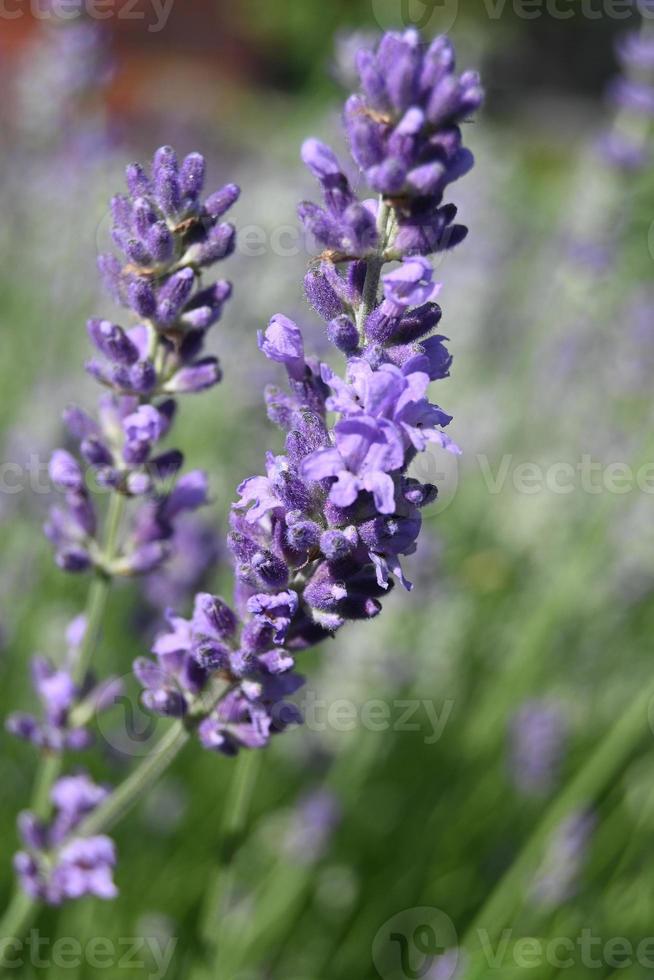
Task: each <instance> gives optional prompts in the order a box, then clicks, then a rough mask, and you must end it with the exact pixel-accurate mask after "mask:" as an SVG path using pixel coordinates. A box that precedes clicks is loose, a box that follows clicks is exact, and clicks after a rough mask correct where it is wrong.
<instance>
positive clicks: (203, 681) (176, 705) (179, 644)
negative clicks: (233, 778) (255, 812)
mask: <svg viewBox="0 0 654 980" xmlns="http://www.w3.org/2000/svg"><path fill="white" fill-rule="evenodd" d="M261 599H262V600H266V601H267V605H266V608H265V609H264V608H261V609H260V610H259V616H258V617H255V618H254V619H253V620H252V625H251V626H250V627H248V626H245V627H242V626H241V622H240V620H239V618H238V616H237V615H236V613H235V612H234V611H233V610H232V609H231V607H230V606H228V605H227V604H226V603H225V602H224V601H223V600H222V599H219V598H217V597H215V596H211V595H209V594H207V593H201V594H199V595H198V596H197V597H196V600H195V608H194V611H193V616H192V617H191V619H188V620H187V619H183V618H182V617H180V616H175V615H174V614H172V613H169V614H168V630H167V631H166V632H165V633H162V634H161V635H160V636H158V637H157V639H156V641H155V643H154V646H153V648H152V652H153V654H154V655H155V658H156V659H155V660H151V659H148V658H145V657H141V658H139V659H138V660H137V661H136V662H135V664H134V672H135V674H136V676H137V678H138V680H139V681H140V683H141V684H142V685H143V687H144V693H143V703H144V705H145V706H146V707H147V708H149V709H150V710H151V711H153V712H155V713H156V714H160V715H168V716H171V717H178V718H180V717H184V718H186V719H187V720H188V721H189V723H193V720H194V717H195V719H196V725H197V732H198V737H199V739H200V741H201V743H202V745H204V746H205V748H208V749H212V750H215V751H219V752H222V753H224V754H227V755H234V754H235V753H236V752H237V751H238V749H239V748H240V747H246V748H262V747H263V746H264V745H267V744H268V741H269V740H270V738H271V736H272V735H274V734H275V733H277V732H281V731H283V730H284V729H285V728H287V727H288V726H289V725H290V724H295V723H298V722H299V721H300V720H301V718H300V716H299V713H298V711H297V708H296V707H295V706H294V705H293V704H291V703H290V702H288V701H287V700H286V699H287V698H288V697H289V696H290V695H291V694H293V693H295V691H297V690H298V688H299V687H300V686H301V685H302V683H303V679H302V678H301V677H299V676H298V675H297V674H295V673H294V672H293V667H294V660H293V657H292V656H289V655H288V654H287V653H286V652H285V651H284V650H282V649H279V648H277V647H275V643H280V644H281V643H282V642H283V639H284V634H285V624H286V625H287V624H288V623H289V622H290V619H291V617H292V615H293V612H294V609H295V607H294V605H293V604H294V603H295V602H296V596H295V593H287V594H286V595H285V596H284V595H277V596H274V597H269V596H267V595H266V596H262V597H261Z"/></svg>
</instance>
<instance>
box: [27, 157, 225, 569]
mask: <svg viewBox="0 0 654 980" xmlns="http://www.w3.org/2000/svg"><path fill="white" fill-rule="evenodd" d="M204 173H205V162H204V158H203V157H202V156H201V155H200V154H199V153H191V154H190V155H189V156H187V157H186V158H185V159H184V160H183V161H182V163H181V164H178V162H177V158H176V156H175V153H174V151H173V150H172V149H171V148H170V147H161V149H159V150H157V152H156V153H155V155H154V160H153V163H152V172H151V174H147V173H146V172H145V171H144V170H143V168H142V167H140V165H139V164H132V165H131V166H129V167H128V168H127V186H128V191H129V193H128V194H127V195H118V196H116V197H115V198H114V199H113V201H112V207H111V210H112V216H113V238H114V242H115V244H116V245H117V247H118V248H119V249H120V250H121V252H122V253H123V260H122V261H121V260H119V259H118V257H117V256H116V255H113V254H108V255H103V256H101V257H100V268H101V271H102V273H103V276H104V279H105V282H106V284H107V285H108V287H109V289H110V291H111V293H112V294H113V295H114V297H115V298H116V299H117V300H118V301H119V302H121V303H123V305H126V306H128V307H129V308H131V309H132V311H133V312H134V313H136V315H137V317H138V318H139V321H140V322H138V323H137V324H136V325H135V326H133V327H131V328H130V329H127V330H126V329H123V327H121V326H120V325H119V324H117V323H113V322H112V321H110V320H103V319H98V318H94V319H91V320H89V322H88V334H89V337H90V340H91V342H92V343H93V345H94V346H95V347H96V349H97V351H98V353H99V354H100V358H94V359H92V360H90V361H89V362H88V363H87V369H88V371H89V372H90V374H91V375H92V376H93V377H94V378H96V379H97V380H98V381H99V382H100V383H101V384H102V385H103V386H105V387H107V388H109V389H110V390H111V393H110V394H107V395H105V396H104V397H103V398H102V399H101V401H100V407H99V412H98V417H97V419H95V418H93V417H91V416H89V415H87V414H86V413H85V412H83V411H82V410H80V409H78V408H71V409H68V411H67V412H66V415H65V419H66V422H67V425H68V428H69V429H70V432H71V435H72V436H73V437H74V438H75V439H77V440H79V444H80V455H81V457H82V460H83V461H84V463H85V464H86V466H87V467H88V468H89V469H90V470H91V471H92V475H93V479H94V480H95V481H96V482H97V483H98V484H99V485H100V486H102V487H105V488H106V489H107V490H109V491H111V492H114V493H119V494H121V495H124V496H128V497H142V498H146V501H147V503H146V505H145V511H144V512H141V513H140V514H137V517H136V520H135V523H134V526H133V531H132V534H131V535H130V536H129V539H128V542H129V546H128V548H127V549H126V550H125V551H124V552H123V553H122V554H120V555H117V556H115V557H112V558H111V560H110V562H107V561H106V559H105V557H104V556H103V555H102V552H101V549H99V547H98V545H97V542H96V533H97V528H98V517H97V515H96V510H95V507H94V503H93V501H92V500H91V497H90V494H89V492H88V486H89V485H90V480H87V477H86V474H85V473H84V471H83V469H82V466H81V465H80V463H79V461H78V460H77V459H76V458H75V457H74V456H72V455H71V454H70V453H69V452H67V451H64V450H57V452H55V454H54V455H53V458H52V463H51V466H50V475H51V478H52V481H53V483H54V484H55V486H56V487H57V489H58V490H59V491H60V492H61V493H62V494H63V499H62V501H61V503H58V504H56V505H55V506H54V507H53V508H52V510H51V512H50V517H49V520H48V522H47V524H46V527H45V532H46V534H47V536H48V538H49V539H50V541H51V542H52V544H53V545H54V548H55V553H56V560H57V563H58V564H59V565H60V567H62V568H63V569H65V570H66V571H71V572H83V571H86V570H87V569H90V568H93V567H95V568H97V569H99V570H100V571H101V572H102V573H103V574H110V575H143V574H149V573H151V572H153V571H154V570H156V569H157V568H158V567H160V566H161V565H162V564H163V562H165V560H166V559H167V557H168V556H169V554H170V553H171V544H170V542H171V540H172V539H174V523H175V518H176V517H177V516H178V515H179V514H180V513H182V512H184V511H189V510H194V509H196V508H197V507H199V506H202V505H203V504H204V503H205V502H206V499H207V491H206V479H205V478H204V477H202V476H201V475H200V474H187V475H186V476H184V477H181V478H179V480H178V481H177V484H176V483H175V480H176V478H177V476H178V473H179V471H180V469H181V467H182V464H183V456H182V454H181V453H180V452H178V451H177V450H167V451H166V452H164V453H161V452H160V451H159V443H160V442H161V440H162V439H163V438H164V437H165V436H166V435H167V433H168V431H169V430H170V427H171V424H172V421H173V419H174V416H175V411H176V403H175V401H174V400H173V399H172V398H170V397H167V396H169V395H177V394H186V393H189V392H198V391H203V390H205V389H207V388H210V387H212V386H213V385H214V384H216V383H217V382H218V381H219V380H220V377H221V372H220V367H219V365H218V361H217V359H216V358H215V357H213V356H206V355H203V353H202V351H203V346H204V339H205V336H206V333H207V331H208V330H209V328H210V327H211V326H212V325H213V324H214V323H216V322H217V321H218V320H219V319H220V317H221V314H222V311H223V308H224V305H225V303H226V302H227V300H228V299H229V298H230V296H231V286H230V284H229V283H228V282H225V281H222V280H221V281H218V282H215V283H213V284H209V285H207V284H206V283H205V284H203V285H202V287H201V288H196V287H197V286H198V283H199V278H200V275H201V272H202V271H203V270H204V269H205V268H207V267H209V266H210V265H213V264H214V263H215V262H217V261H218V260H220V259H222V258H225V257H226V256H227V255H229V254H230V252H231V251H232V250H233V246H234V235H235V233H234V228H233V226H232V225H229V224H226V223H224V222H223V223H221V224H219V223H218V222H219V219H220V218H221V217H222V216H223V215H224V214H225V212H226V211H227V210H228V209H229V207H231V205H232V204H233V203H234V202H235V201H236V200H237V198H238V195H239V190H238V188H237V187H236V185H235V184H228V185H226V186H225V187H223V188H222V189H221V190H219V191H217V192H216V193H215V194H213V195H211V196H210V197H209V198H208V199H207V200H206V201H205V202H204V203H202V201H201V194H202V190H203V185H204ZM218 241H220V243H221V245H220V248H219V247H218V245H217V243H218ZM199 483H202V489H201V490H200V488H199V486H198V484H199Z"/></svg>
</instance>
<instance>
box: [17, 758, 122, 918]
mask: <svg viewBox="0 0 654 980" xmlns="http://www.w3.org/2000/svg"><path fill="white" fill-rule="evenodd" d="M108 792H109V791H108V790H107V789H106V788H105V787H102V786H97V785H96V784H95V783H94V782H93V781H92V780H91V779H90V778H89V776H88V775H86V773H79V774H78V775H75V776H64V777H62V778H61V779H59V780H57V782H56V783H55V784H54V786H53V788H52V793H51V800H52V804H53V806H54V811H55V813H54V816H53V818H52V821H51V822H50V823H49V824H45V823H43V822H42V821H40V820H39V819H38V818H37V817H35V816H34V814H32V813H30V812H29V811H25V812H24V813H22V814H21V815H20V817H19V821H18V823H19V830H20V833H21V837H22V839H23V843H24V845H25V847H26V848H27V850H25V851H19V852H18V853H17V854H16V856H15V858H14V868H15V870H16V873H17V875H18V877H19V879H20V881H21V884H22V886H23V888H24V890H25V891H26V892H27V894H28V895H30V897H32V898H34V899H38V900H39V901H43V902H46V903H47V904H49V905H60V904H61V903H62V902H64V901H67V900H69V899H77V898H82V897H83V896H84V895H95V896H96V897H97V898H105V899H108V898H114V897H115V896H116V895H117V893H118V892H117V889H116V886H115V885H114V883H113V868H114V866H115V864H116V851H115V847H114V844H113V841H112V840H110V838H109V837H106V836H104V835H97V836H94V837H79V836H77V837H76V836H75V831H76V828H77V827H78V826H79V824H80V823H81V822H82V820H83V819H84V817H86V816H88V814H90V813H91V812H92V811H93V810H94V809H95V808H96V807H97V806H99V804H100V803H102V801H103V800H104V799H105V798H106V796H107V795H108Z"/></svg>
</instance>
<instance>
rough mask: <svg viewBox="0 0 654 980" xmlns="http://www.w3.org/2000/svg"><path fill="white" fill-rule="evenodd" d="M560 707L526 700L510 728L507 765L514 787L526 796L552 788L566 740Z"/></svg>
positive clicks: (538, 793) (563, 718)
mask: <svg viewBox="0 0 654 980" xmlns="http://www.w3.org/2000/svg"><path fill="white" fill-rule="evenodd" d="M566 736H567V731H566V719H565V715H564V713H563V711H562V709H561V706H560V705H558V704H555V703H553V702H548V701H535V700H534V701H528V702H526V703H525V704H524V705H523V706H522V707H521V708H520V710H519V711H518V712H517V713H516V714H515V716H514V718H513V719H512V722H511V727H510V748H509V751H510V768H511V777H512V779H513V782H514V783H515V786H516V788H517V789H518V790H519V791H520V792H521V793H524V794H525V795H526V796H543V795H545V794H547V793H549V792H550V790H551V789H552V788H553V787H554V784H555V782H556V778H557V775H558V772H559V768H560V765H561V761H562V757H563V753H564V748H565V743H566Z"/></svg>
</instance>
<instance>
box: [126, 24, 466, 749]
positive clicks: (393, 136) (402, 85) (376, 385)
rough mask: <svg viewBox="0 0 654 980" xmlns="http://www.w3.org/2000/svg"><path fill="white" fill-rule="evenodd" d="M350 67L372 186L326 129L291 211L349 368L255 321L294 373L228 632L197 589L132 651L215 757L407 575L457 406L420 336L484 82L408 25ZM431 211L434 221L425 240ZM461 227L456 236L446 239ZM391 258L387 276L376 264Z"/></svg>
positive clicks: (236, 538)
mask: <svg viewBox="0 0 654 980" xmlns="http://www.w3.org/2000/svg"><path fill="white" fill-rule="evenodd" d="M360 71H361V75H362V84H363V88H364V95H363V96H362V97H360V98H359V97H357V98H356V99H355V103H353V101H352V100H350V102H348V110H347V114H346V126H347V131H348V135H349V137H350V142H351V144H352V149H353V155H354V158H355V161H356V163H358V165H359V167H360V169H361V170H362V171H363V172H364V175H365V176H366V177H367V178H368V180H369V182H370V183H371V185H372V186H373V187H374V188H375V189H376V190H378V191H381V197H380V200H378V201H366V202H363V203H361V202H360V201H358V200H357V199H356V197H355V195H354V192H353V190H352V187H351V184H350V182H349V180H348V178H347V177H346V175H345V172H344V169H343V167H342V166H341V164H340V162H339V160H338V158H337V157H336V155H335V154H334V153H333V151H332V150H331V149H330V148H329V147H327V146H325V145H324V144H323V143H321V142H319V141H318V140H309V141H307V142H306V143H305V144H304V147H303V150H302V156H303V159H304V161H305V163H306V164H307V166H308V167H309V169H310V170H311V171H312V173H313V174H314V175H315V177H316V178H317V180H318V182H319V184H320V186H321V189H322V192H323V198H324V207H323V208H320V207H318V206H317V205H314V204H308V203H305V204H303V205H301V207H300V215H301V218H302V220H303V221H304V223H305V225H306V227H307V228H308V229H309V230H310V231H311V232H312V233H313V234H314V235H315V237H316V238H317V240H318V241H319V243H320V244H321V245H323V246H324V247H325V248H326V249H327V250H328V251H327V252H326V253H325V254H324V255H323V256H322V257H321V260H320V263H319V266H318V268H316V269H313V270H312V271H310V273H309V274H308V276H307V279H306V280H305V287H306V291H307V297H308V299H309V301H310V302H311V304H312V305H313V306H314V308H315V309H316V310H317V311H318V312H319V313H320V314H321V315H322V316H323V317H324V318H325V319H326V320H327V321H328V335H329V337H330V339H331V340H332V341H333V343H334V345H335V347H336V348H337V349H338V350H339V351H341V352H342V353H344V354H345V355H346V357H347V367H346V371H345V378H344V379H343V378H341V377H339V375H337V374H336V373H335V372H334V371H333V370H332V369H331V368H329V367H327V366H326V365H324V364H322V365H321V364H319V363H317V362H316V361H315V360H314V359H313V358H311V357H308V356H307V355H306V353H305V345H304V341H303V337H302V332H301V330H300V328H299V326H298V325H297V324H296V323H294V322H293V321H291V320H289V319H288V318H287V317H285V316H282V315H281V314H279V315H277V316H275V317H273V318H272V320H271V321H270V324H269V326H268V328H267V329H266V330H265V331H263V332H261V333H260V334H259V347H260V348H261V350H262V351H263V353H264V354H265V355H266V356H267V357H268V358H270V359H271V360H273V361H276V362H278V363H281V364H283V365H284V368H285V370H286V374H287V378H288V382H289V391H288V392H282V391H280V390H279V389H277V388H272V389H269V390H268V391H267V392H266V401H267V406H268V414H269V416H270V418H271V419H272V420H273V421H274V422H275V423H276V424H278V425H280V426H281V427H282V429H284V430H285V432H286V442H285V451H284V453H283V454H280V455H275V454H274V453H272V452H269V453H268V454H267V457H266V473H265V475H260V476H254V477H251V478H249V479H247V480H245V481H243V483H242V484H241V485H240V486H239V488H238V492H239V499H238V501H237V502H236V503H235V504H234V506H233V508H232V513H231V518H230V525H231V528H230V534H229V547H230V550H231V552H232V556H233V559H234V565H235V572H236V578H237V588H236V601H235V608H234V610H233V612H231V615H230V629H229V631H228V632H224V631H223V632H218V631H216V629H215V628H214V626H212V624H211V621H209V622H207V621H206V617H205V615H204V612H203V609H204V607H205V606H207V604H209V605H211V603H215V604H216V605H217V606H218V607H219V608H220V609H222V610H224V609H226V608H228V607H227V606H226V605H225V603H224V602H223V600H219V599H215V598H214V599H211V598H210V597H207V596H200V597H198V604H196V608H195V611H194V614H193V616H192V618H191V619H190V620H183V619H181V618H180V617H177V616H171V617H170V618H169V631H168V633H166V634H163V635H162V636H161V637H159V639H158V640H157V642H156V644H155V646H154V648H153V652H154V654H155V657H156V661H147V660H146V661H144V660H139V661H138V662H137V664H136V665H135V669H136V673H137V676H138V677H139V680H140V681H141V683H142V684H143V686H144V688H145V692H144V696H143V697H144V701H145V703H146V705H148V706H149V707H150V708H151V709H152V710H154V711H156V712H158V713H160V714H176V715H184V716H185V717H186V718H187V724H195V725H197V732H198V735H199V738H200V741H201V742H202V744H203V745H204V746H205V747H207V748H212V749H217V750H219V751H222V752H225V753H233V752H235V751H237V750H238V748H239V747H246V748H260V747H263V746H264V745H266V744H267V743H268V741H269V739H270V736H271V735H272V734H274V733H275V732H277V731H280V730H282V729H283V728H284V727H285V726H286V725H287V724H289V723H291V722H295V721H298V720H299V716H298V713H297V709H295V708H294V706H293V705H292V703H291V702H289V701H288V698H289V696H290V695H291V694H292V693H293V692H294V691H295V690H297V689H298V687H299V686H300V685H301V683H302V679H301V678H300V677H298V676H297V675H296V674H295V671H294V660H295V656H296V654H297V652H298V651H301V650H303V649H305V648H306V647H310V646H314V645H315V644H317V643H319V642H320V641H321V640H323V639H326V638H327V637H330V636H332V635H333V634H334V633H335V632H336V631H337V630H338V629H339V628H340V627H341V626H342V625H343V624H344V623H345V622H346V621H347V620H356V619H370V618H372V617H374V616H377V615H378V614H379V612H380V610H381V603H380V598H381V597H382V596H383V595H384V594H385V593H386V592H387V591H388V590H389V588H390V587H391V585H392V584H393V579H394V578H399V580H400V581H401V582H402V583H403V584H404V585H405V586H406V587H407V588H410V584H409V583H408V582H407V581H406V579H405V577H404V574H403V572H402V567H401V558H402V556H404V555H408V554H411V553H413V552H414V551H415V549H416V541H417V538H418V536H419V532H420V527H421V515H420V508H421V507H424V506H426V505H427V504H429V503H430V502H431V501H432V500H433V499H434V497H435V495H436V489H435V488H434V487H432V486H430V485H427V484H421V483H420V482H419V481H417V480H414V479H411V478H409V477H407V475H406V471H407V467H408V466H409V465H410V463H411V462H412V460H413V459H414V457H415V456H416V454H417V453H419V452H422V451H423V450H424V449H426V448H427V447H428V446H429V445H430V444H431V443H432V442H435V443H437V444H438V445H440V446H443V447H445V448H447V449H449V450H450V451H452V452H458V451H459V450H458V449H457V447H456V446H455V445H454V444H453V443H452V442H451V440H450V439H449V438H448V437H447V436H446V434H445V432H444V431H443V428H444V427H446V426H447V425H449V423H450V422H451V416H449V415H448V414H447V413H446V412H444V411H443V410H442V409H441V408H439V407H438V406H437V405H434V404H432V403H431V402H430V401H429V400H428V398H427V388H428V385H429V382H430V381H431V380H436V379H439V378H444V377H447V375H448V374H449V370H450V366H451V357H450V355H449V354H448V352H447V349H446V348H445V346H444V344H443V341H444V340H445V338H444V337H442V336H438V335H436V336H429V335H430V334H431V332H432V330H433V329H434V327H435V326H436V325H437V324H438V323H439V321H440V318H441V311H440V308H439V307H438V306H437V305H436V303H434V302H433V300H434V298H435V296H436V294H437V292H438V288H439V287H438V286H437V285H436V284H435V283H434V281H433V272H432V268H431V265H430V263H429V262H428V260H427V258H426V256H427V255H428V254H430V253H432V252H437V251H439V250H440V249H441V248H442V247H446V245H445V243H444V241H443V238H442V236H441V235H440V232H442V231H443V229H444V228H445V227H446V226H449V225H450V224H451V221H452V220H453V217H454V211H453V210H452V209H447V208H441V206H440V205H441V199H442V192H443V189H444V188H445V186H446V184H447V183H448V182H449V181H450V180H453V179H455V177H457V176H461V175H462V174H463V173H464V172H465V171H466V170H467V169H469V167H470V166H471V165H472V158H471V157H470V154H469V153H468V151H467V150H463V149H462V147H461V136H460V132H459V130H458V128H457V125H456V124H457V122H459V121H461V120H462V119H464V118H466V117H467V116H468V115H470V114H471V113H472V111H473V110H474V109H475V108H476V107H477V106H478V105H479V104H480V103H481V99H482V96H481V90H480V88H479V85H478V80H477V77H476V76H475V75H473V74H472V73H468V74H467V75H465V76H462V78H461V79H458V78H456V77H455V76H454V74H453V54H452V50H451V47H450V45H449V42H447V41H445V40H444V39H439V40H438V41H437V42H435V43H434V44H433V45H432V46H431V47H430V48H429V49H428V51H427V52H424V53H423V50H422V49H421V48H420V46H419V43H418V38H417V35H416V34H415V32H408V33H407V34H405V35H395V34H391V35H386V36H385V37H384V39H383V40H382V41H381V44H380V46H379V48H378V50H377V52H376V53H371V52H367V53H364V54H363V55H362V57H361V59H360ZM362 127H363V128H362ZM364 130H365V131H364ZM425 168H426V169H425ZM425 222H426V223H427V225H428V228H429V229H430V233H429V234H427V235H425V236H423V237H422V238H420V240H419V241H418V239H419V236H418V235H417V233H416V229H422V228H423V225H424V224H425ZM435 229H438V230H439V235H436V234H435ZM457 237H458V240H460V239H461V238H462V237H463V232H462V231H459V232H453V235H452V238H451V239H450V241H449V243H448V244H449V246H451V245H452V244H455V239H457ZM400 258H401V259H404V261H403V262H402V264H401V265H400V266H399V267H397V268H396V269H395V270H393V271H388V272H387V273H386V274H384V275H383V276H382V269H383V265H384V263H385V262H386V261H389V262H390V261H394V260H396V259H400ZM382 286H383V295H381V296H380V287H382ZM329 412H333V413H335V414H336V421H335V422H334V423H333V424H332V425H331V426H330V424H329V421H328V413H329ZM212 698H213V699H214V704H213V706H211V707H209V708H208V709H207V708H206V703H207V699H208V700H209V701H211V699H212ZM197 719H200V720H199V722H198V720H197Z"/></svg>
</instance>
